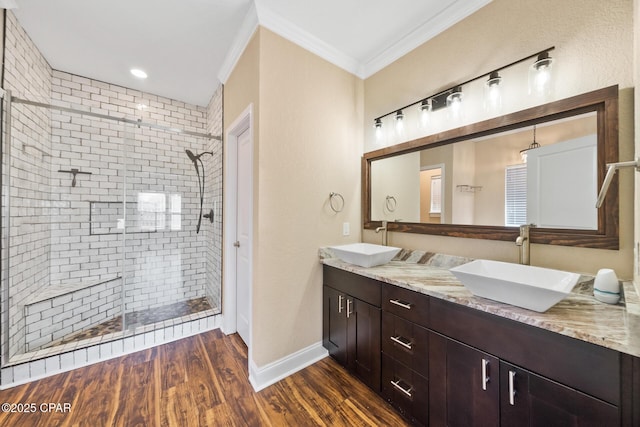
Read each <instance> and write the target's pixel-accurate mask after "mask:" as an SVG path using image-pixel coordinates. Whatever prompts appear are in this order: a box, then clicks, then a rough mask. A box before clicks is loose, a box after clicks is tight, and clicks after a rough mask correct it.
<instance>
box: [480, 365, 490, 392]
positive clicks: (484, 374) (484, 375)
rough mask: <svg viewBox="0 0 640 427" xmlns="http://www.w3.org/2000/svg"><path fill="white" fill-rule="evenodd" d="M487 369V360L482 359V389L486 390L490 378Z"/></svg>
mask: <svg viewBox="0 0 640 427" xmlns="http://www.w3.org/2000/svg"><path fill="white" fill-rule="evenodd" d="M488 367H489V361H488V360H487V359H482V389H483V390H487V383H488V382H489V380H490V379H491V378H489V375H488Z"/></svg>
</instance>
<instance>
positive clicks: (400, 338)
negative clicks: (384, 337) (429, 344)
mask: <svg viewBox="0 0 640 427" xmlns="http://www.w3.org/2000/svg"><path fill="white" fill-rule="evenodd" d="M389 338H390V339H391V341H393V342H394V343H396V344H400V345H401V346H403V347H404V348H406V349H409V350H411V348H412V346H413V343H412V342H411V340H408V339H407V338H405V337H403V336H401V335H398V336H397V337H389Z"/></svg>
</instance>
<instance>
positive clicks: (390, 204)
mask: <svg viewBox="0 0 640 427" xmlns="http://www.w3.org/2000/svg"><path fill="white" fill-rule="evenodd" d="M385 205H386V207H387V210H388V211H389V212H394V211H395V210H396V207H397V206H398V201H397V200H396V198H395V197H393V196H387V199H386V200H385Z"/></svg>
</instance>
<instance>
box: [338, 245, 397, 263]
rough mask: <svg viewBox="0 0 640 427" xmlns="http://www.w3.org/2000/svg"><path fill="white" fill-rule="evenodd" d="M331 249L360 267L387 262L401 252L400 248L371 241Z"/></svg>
mask: <svg viewBox="0 0 640 427" xmlns="http://www.w3.org/2000/svg"><path fill="white" fill-rule="evenodd" d="M330 249H331V250H333V253H334V254H336V256H337V257H338V258H340V259H341V260H342V261H345V262H348V263H350V264H355V265H359V266H360V267H375V266H376V265H382V264H386V263H388V262H389V261H391V260H392V259H393V257H394V256H396V254H397V253H398V252H400V248H394V247H392V246H380V245H374V244H371V243H352V244H349V245H341V246H331V247H330Z"/></svg>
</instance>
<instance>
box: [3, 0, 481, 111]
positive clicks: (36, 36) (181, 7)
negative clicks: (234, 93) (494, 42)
mask: <svg viewBox="0 0 640 427" xmlns="http://www.w3.org/2000/svg"><path fill="white" fill-rule="evenodd" d="M15 1H16V3H17V4H18V8H17V9H13V12H14V13H15V14H16V16H17V18H18V20H19V22H20V24H21V25H22V26H23V28H24V29H25V30H26V31H27V33H28V34H29V36H30V37H31V39H32V40H33V41H34V43H35V44H36V46H37V47H38V49H39V50H40V51H41V52H42V54H43V55H44V57H45V58H46V59H47V61H48V62H49V64H50V65H51V67H52V68H54V69H56V70H60V71H65V72H69V73H72V74H77V75H81V76H85V77H89V78H93V79H97V80H101V81H105V82H109V83H113V84H117V85H122V86H125V87H129V88H133V89H138V90H142V91H146V92H150V93H154V94H157V95H161V96H165V97H168V98H172V99H177V100H180V101H183V102H187V103H190V104H196V105H201V106H205V105H207V104H208V102H209V100H210V98H211V96H212V94H213V93H214V92H215V90H216V89H217V87H218V86H219V84H220V83H224V82H225V81H226V78H227V77H228V76H229V74H230V72H231V71H232V69H233V66H234V65H235V63H236V61H237V59H238V57H239V56H240V54H241V53H242V50H243V48H244V46H245V45H246V43H247V42H248V40H249V38H250V36H251V34H252V33H253V31H254V30H255V28H256V26H257V25H262V26H264V27H266V28H268V29H270V30H272V31H274V32H276V33H277V34H280V35H281V36H283V37H285V38H287V39H289V40H291V41H293V42H294V43H297V44H299V45H300V46H302V47H304V48H306V49H308V50H310V51H312V52H314V53H315V54H317V55H319V56H321V57H323V58H325V59H327V60H328V61H330V62H332V63H334V64H336V65H338V66H339V67H341V68H344V69H345V70H347V71H349V72H351V73H353V74H355V75H357V76H359V77H361V78H366V77H368V76H370V75H371V74H373V73H375V72H376V71H378V70H380V69H382V68H383V67H385V66H386V65H388V64H390V63H391V62H393V61H395V60H396V59H398V58H399V57H401V56H402V55H404V54H406V53H408V52H409V51H410V50H412V49H414V48H415V47H417V46H419V45H420V44H422V43H424V42H425V41H427V40H429V39H430V38H432V37H434V36H435V35H437V34H438V33H440V32H441V31H444V30H445V29H446V28H448V27H450V26H451V25H453V24H455V23H456V22H458V21H460V20H461V19H463V18H464V17H466V16H468V15H469V14H471V13H473V12H475V11H476V10H478V9H479V8H480V7H482V6H484V5H485V4H487V3H489V2H490V1H491V0H393V1H388V0H323V1H312V0H296V1H292V0H255V1H254V0H92V1H87V0H55V1H51V0H15ZM131 68H140V69H143V70H145V71H146V72H147V74H148V76H149V77H148V78H147V79H145V80H140V79H137V78H135V77H133V76H132V75H131V74H130V72H129V70H130V69H131Z"/></svg>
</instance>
